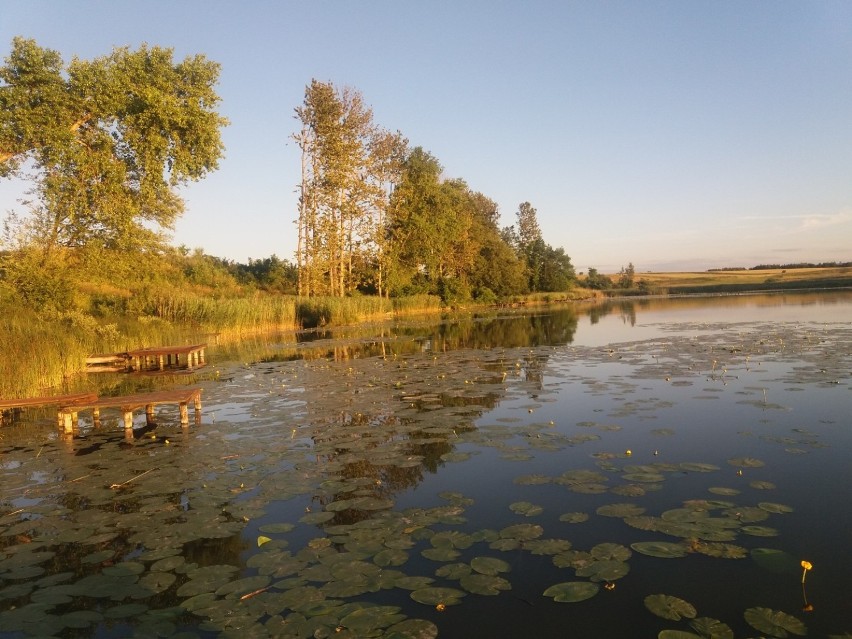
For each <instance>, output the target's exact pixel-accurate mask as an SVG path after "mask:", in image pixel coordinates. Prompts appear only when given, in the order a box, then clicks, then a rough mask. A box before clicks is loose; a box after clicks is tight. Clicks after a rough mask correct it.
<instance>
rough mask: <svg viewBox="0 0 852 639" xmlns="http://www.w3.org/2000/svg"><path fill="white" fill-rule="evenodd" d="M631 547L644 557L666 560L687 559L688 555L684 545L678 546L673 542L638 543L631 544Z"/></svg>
mask: <svg viewBox="0 0 852 639" xmlns="http://www.w3.org/2000/svg"><path fill="white" fill-rule="evenodd" d="M630 547H631V548H632V549H633V550H635V551H636V552H638V553H642V554H643V555H649V556H651V557H661V558H664V559H674V558H677V557H686V554H687V552H686V547H685V546H684V545H683V544H676V543H674V542H671V541H637V542H636V543H633V544H630Z"/></svg>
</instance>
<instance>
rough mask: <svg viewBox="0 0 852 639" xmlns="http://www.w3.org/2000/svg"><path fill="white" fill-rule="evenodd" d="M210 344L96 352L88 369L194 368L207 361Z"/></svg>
mask: <svg viewBox="0 0 852 639" xmlns="http://www.w3.org/2000/svg"><path fill="white" fill-rule="evenodd" d="M206 348H207V344H206V343H205V344H192V345H190V346H155V347H152V348H139V349H136V350H132V351H127V352H124V353H113V354H108V355H93V356H91V357H88V358H86V370H88V371H89V372H93V373H103V372H121V371H125V372H132V371H136V372H165V371H167V370H183V371H192V370H195V369H196V368H200V367H202V366H205V365H206V364H207V362H206V360H205V358H204V351H205V349H206Z"/></svg>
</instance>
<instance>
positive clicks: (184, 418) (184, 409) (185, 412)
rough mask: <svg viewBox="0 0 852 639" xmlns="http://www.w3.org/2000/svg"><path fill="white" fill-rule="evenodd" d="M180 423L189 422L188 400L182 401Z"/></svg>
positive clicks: (183, 424) (182, 424)
mask: <svg viewBox="0 0 852 639" xmlns="http://www.w3.org/2000/svg"><path fill="white" fill-rule="evenodd" d="M180 424H181V426H186V425H188V424H189V411H188V410H187V407H186V402H181V403H180Z"/></svg>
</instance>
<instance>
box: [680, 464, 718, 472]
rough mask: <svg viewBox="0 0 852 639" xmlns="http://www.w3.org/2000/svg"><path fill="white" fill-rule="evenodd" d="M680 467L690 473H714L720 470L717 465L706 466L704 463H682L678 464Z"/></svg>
mask: <svg viewBox="0 0 852 639" xmlns="http://www.w3.org/2000/svg"><path fill="white" fill-rule="evenodd" d="M678 467H679V468H680V469H681V470H685V471H687V472H690V473H712V472H713V471H715V470H719V467H718V466H716V465H715V464H705V463H703V462H682V463H680V464H678Z"/></svg>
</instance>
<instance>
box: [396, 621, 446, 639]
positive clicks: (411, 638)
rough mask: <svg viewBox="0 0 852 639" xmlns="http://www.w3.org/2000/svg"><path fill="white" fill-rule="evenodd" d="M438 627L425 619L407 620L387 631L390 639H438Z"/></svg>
mask: <svg viewBox="0 0 852 639" xmlns="http://www.w3.org/2000/svg"><path fill="white" fill-rule="evenodd" d="M437 636H438V626H436V625H435V624H434V623H432V622H431V621H427V620H425V619H406V620H405V621H400V622H399V623H397V624H394V625H392V626H391V627H390V628H388V629H387V630H386V631H385V637H388V639H436V637H437Z"/></svg>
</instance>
